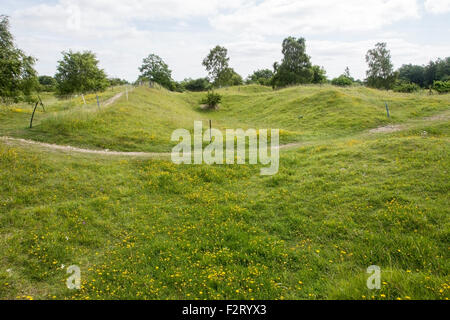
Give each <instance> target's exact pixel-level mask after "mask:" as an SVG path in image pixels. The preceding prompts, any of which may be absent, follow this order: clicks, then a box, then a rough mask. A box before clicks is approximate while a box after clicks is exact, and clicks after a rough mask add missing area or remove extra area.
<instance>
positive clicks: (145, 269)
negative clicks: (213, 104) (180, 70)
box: [0, 86, 450, 299]
mask: <svg viewBox="0 0 450 320" xmlns="http://www.w3.org/2000/svg"><path fill="white" fill-rule="evenodd" d="M222 92H223V94H224V102H223V105H222V108H221V110H220V111H218V112H214V113H211V112H204V111H200V110H199V109H198V99H199V97H200V96H201V95H200V94H192V93H190V94H173V93H169V92H165V91H156V90H152V89H148V88H140V89H137V90H135V91H134V92H133V94H132V95H130V99H131V100H130V102H129V104H127V102H126V100H125V99H123V98H122V99H121V100H119V101H118V103H117V104H115V105H113V106H111V107H109V108H107V109H105V110H103V111H101V112H90V111H89V112H87V111H86V112H85V111H83V112H80V111H57V113H56V114H54V115H49V116H48V118H45V119H43V121H42V122H41V124H40V125H39V126H37V127H36V128H35V129H33V130H31V131H27V132H28V133H27V134H29V135H35V137H34V139H40V140H46V141H48V140H50V141H51V142H59V141H64V142H67V143H70V144H74V145H75V144H80V145H88V146H95V147H110V148H111V149H130V150H142V149H143V150H148V149H150V150H167V149H165V148H167V147H168V146H169V144H168V143H169V142H168V140H167V136H169V137H170V133H171V130H172V129H173V128H178V127H184V126H186V127H187V128H190V127H191V126H192V123H193V121H194V120H198V119H199V117H204V118H203V119H208V118H213V121H214V123H217V124H218V126H220V127H221V128H225V127H228V126H230V127H233V128H234V127H235V126H239V127H244V128H245V127H246V126H255V127H256V128H260V127H261V126H262V127H265V126H266V124H267V127H276V126H278V125H280V126H282V128H284V129H285V130H286V131H289V132H293V133H295V134H298V133H300V135H299V136H298V137H299V138H301V137H303V136H308V137H310V138H311V140H310V143H308V144H307V145H304V146H303V147H299V148H297V149H294V150H287V151H286V150H285V151H283V152H282V153H281V159H280V172H279V173H278V174H277V175H275V176H271V177H263V176H260V175H259V167H258V166H247V165H235V166H206V165H200V166H176V165H174V164H172V163H171V162H169V161H159V160H139V159H133V158H123V157H122V158H121V157H99V156H94V155H82V154H71V155H70V156H69V155H67V154H65V153H60V152H48V151H46V152H44V151H43V150H41V149H39V148H38V147H36V146H27V147H21V146H14V145H7V144H4V143H3V142H0V257H1V259H0V298H19V299H27V298H29V299H31V298H34V299H54V298H58V299H59V298H63V299H64V298H67V299H69V298H75V299H96V298H100V299H118V298H121V299H167V298H174V299H335V298H337V299H349V298H352V299H447V298H448V297H449V291H448V289H449V280H450V279H449V270H450V262H449V261H450V259H449V254H448V246H449V231H450V220H449V213H450V212H449V209H448V202H449V196H448V190H449V188H450V184H449V179H448V172H449V169H450V168H449V164H450V148H449V146H450V144H449V142H450V141H449V134H450V125H449V123H448V120H446V119H445V118H436V119H434V120H423V117H425V116H429V115H432V114H434V113H441V112H442V111H443V110H448V103H447V101H448V99H449V97H448V95H447V96H436V97H428V96H423V95H398V94H392V93H386V92H379V91H375V90H370V89H365V88H351V89H333V88H329V87H324V88H322V89H320V88H318V87H300V88H289V89H284V90H281V91H278V92H275V93H274V92H271V91H268V90H266V89H265V88H261V87H254V86H250V87H244V88H241V89H238V88H232V89H228V90H225V89H224V90H222ZM278 95H279V96H282V97H283V99H279V98H278ZM149 97H152V99H151V101H150V100H149ZM269 98H271V99H269ZM268 99H269V100H268ZM300 100H301V101H300ZM328 100H329V101H331V100H335V101H336V104H337V105H338V106H339V107H336V106H335V105H332V104H331V102H329V103H330V104H329V105H328V104H327V102H326V101H328ZM383 100H388V102H389V103H390V105H391V110H392V114H393V119H392V122H394V123H402V124H404V125H405V128H406V130H403V131H400V132H396V133H393V134H368V133H367V131H366V129H367V128H371V127H376V126H377V125H379V124H385V123H387V120H386V119H385V118H384V117H383V112H384V105H381V106H380V102H381V101H383ZM255 101H256V102H255ZM258 101H259V102H258ZM264 101H269V102H266V103H267V105H263V106H262V107H260V105H261V104H263V103H264ZM314 101H320V105H317V104H315V103H313V102H314ZM168 102H170V103H168ZM298 102H301V103H300V105H301V106H302V107H298V108H299V109H295V108H297V103H298ZM350 103H351V104H352V105H351V106H350V107H348V104H350ZM322 104H323V105H322ZM277 106H279V108H280V109H281V110H283V112H278V113H277V112H276V107H277ZM327 106H328V107H327ZM258 108H259V109H258ZM346 108H347V109H348V110H342V113H339V110H340V109H346ZM94 109H95V108H94ZM360 109H363V110H364V112H362V111H361V112H358V110H360ZM267 110H272V111H273V114H271V113H269V112H268V111H267ZM327 110H328V111H329V113H330V114H332V116H330V115H328V112H327ZM355 110H356V111H355ZM266 111H267V112H268V113H267V114H263V113H264V112H266ZM68 112H74V113H75V116H76V117H79V118H77V120H78V121H79V122H78V123H77V122H73V121H72V120H73V119H74V117H70V116H68V115H67V114H69V113H68ZM5 113H6V114H7V116H8V117H6V116H5V117H6V118H8V119H10V118H14V117H16V116H17V115H16V113H15V112H13V111H10V110H9V111H5ZM298 113H301V114H302V115H304V118H302V119H298V116H297V117H296V118H294V115H297V114H298ZM378 113H380V114H381V115H380V116H379V118H377V117H378ZM81 114H83V116H81ZM342 114H345V117H348V118H349V119H348V123H347V122H344V121H343V120H339V119H340V117H341V116H342ZM368 114H371V115H372V116H371V117H367V115H368ZM342 117H344V116H342ZM333 118H335V119H336V121H335V122H334V121H333ZM3 119H4V118H3ZM342 119H343V118H342ZM419 119H422V120H419ZM299 120H301V121H304V120H305V121H304V122H298V121H299ZM11 121H13V120H11ZM14 121H15V120H14ZM241 121H242V122H241ZM269 122H273V124H272V125H271V124H270V123H269ZM305 122H306V123H309V124H308V125H306V124H305ZM150 123H151V124H152V125H151V126H150V125H149V124H150ZM147 125H149V126H148V127H147ZM0 127H2V130H4V131H3V132H8V130H11V128H9V129H8V128H6V129H5V127H6V126H4V125H3V122H1V123H0ZM12 127H13V126H12ZM333 128H334V129H333ZM139 130H143V131H144V132H143V133H139ZM146 130H147V131H146ZM11 132H12V131H11ZM13 132H15V133H16V134H17V135H19V136H20V135H21V134H23V132H25V131H22V132H21V131H20V130H17V131H13ZM158 132H160V133H164V134H159V135H158V134H157V133H158ZM63 133H64V134H63ZM148 134H154V137H153V138H151V136H148ZM295 134H292V135H291V136H289V137H294V138H297V136H295ZM141 136H142V137H143V138H142V140H134V138H133V137H136V138H138V137H141ZM51 139H54V140H51ZM61 139H64V140H61ZM285 139H286V136H285ZM103 141H106V142H103ZM149 142H151V145H150V147H149V146H148V145H147V143H149ZM113 147H114V148H113ZM373 264H375V265H378V266H380V267H381V270H382V289H381V290H379V291H370V290H368V289H367V287H366V279H367V277H368V275H367V274H366V269H367V267H368V266H370V265H373ZM69 265H78V266H80V268H81V272H82V289H81V290H80V291H75V292H74V291H70V290H68V289H67V288H66V286H65V281H66V279H67V277H68V275H67V274H66V268H67V266H69Z"/></svg>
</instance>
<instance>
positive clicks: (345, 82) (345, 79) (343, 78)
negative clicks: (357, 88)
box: [331, 75, 353, 87]
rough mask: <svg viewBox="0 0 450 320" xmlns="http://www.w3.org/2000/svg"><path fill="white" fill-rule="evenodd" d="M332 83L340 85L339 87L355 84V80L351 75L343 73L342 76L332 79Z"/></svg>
mask: <svg viewBox="0 0 450 320" xmlns="http://www.w3.org/2000/svg"><path fill="white" fill-rule="evenodd" d="M331 84H332V85H334V86H339V87H348V86H351V85H352V84H353V81H352V79H350V78H349V77H347V76H345V75H342V76H339V77H338V78H334V79H333V80H332V81H331Z"/></svg>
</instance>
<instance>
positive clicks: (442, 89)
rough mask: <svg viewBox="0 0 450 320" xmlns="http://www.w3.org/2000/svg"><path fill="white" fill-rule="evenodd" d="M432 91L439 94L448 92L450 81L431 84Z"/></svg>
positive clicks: (449, 90)
mask: <svg viewBox="0 0 450 320" xmlns="http://www.w3.org/2000/svg"><path fill="white" fill-rule="evenodd" d="M433 89H434V90H436V91H437V92H439V93H441V94H442V93H448V92H450V81H435V82H434V83H433Z"/></svg>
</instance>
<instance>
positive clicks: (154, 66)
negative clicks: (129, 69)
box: [139, 54, 173, 89]
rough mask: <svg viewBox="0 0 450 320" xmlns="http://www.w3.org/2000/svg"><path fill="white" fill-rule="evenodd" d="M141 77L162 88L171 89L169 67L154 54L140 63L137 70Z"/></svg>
mask: <svg viewBox="0 0 450 320" xmlns="http://www.w3.org/2000/svg"><path fill="white" fill-rule="evenodd" d="M139 71H140V72H141V77H142V78H146V79H148V80H149V81H152V82H156V83H159V84H160V85H161V86H163V87H164V88H167V89H170V88H171V87H172V82H173V80H172V71H171V70H170V69H169V66H168V65H167V64H166V63H165V62H164V61H163V60H162V59H161V58H160V57H159V56H157V55H156V54H150V55H149V56H148V57H147V58H145V59H144V60H143V61H142V66H141V67H140V68H139Z"/></svg>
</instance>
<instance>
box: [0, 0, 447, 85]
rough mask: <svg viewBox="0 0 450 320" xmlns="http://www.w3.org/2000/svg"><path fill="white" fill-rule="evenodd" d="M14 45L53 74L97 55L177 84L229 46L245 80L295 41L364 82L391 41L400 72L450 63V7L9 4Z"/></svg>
mask: <svg viewBox="0 0 450 320" xmlns="http://www.w3.org/2000/svg"><path fill="white" fill-rule="evenodd" d="M0 14H6V15H8V16H10V22H11V31H12V32H13V34H14V36H15V39H16V44H17V46H18V47H19V48H21V49H22V50H24V51H25V52H26V53H27V54H29V55H32V56H34V57H35V58H37V59H38V61H37V63H36V69H37V71H38V72H39V74H40V75H54V74H55V71H56V67H57V61H58V60H60V59H61V57H62V55H61V52H62V51H67V50H69V49H71V50H74V51H84V50H91V51H93V52H94V53H96V55H97V57H98V59H99V60H100V66H101V67H102V68H104V69H105V71H106V73H107V74H108V75H109V76H111V77H120V78H124V79H127V80H129V81H134V80H136V79H137V77H138V75H139V70H138V68H139V66H140V65H141V64H142V59H143V58H144V57H146V56H148V55H149V54H151V53H155V54H157V55H159V56H160V57H161V58H162V59H163V60H164V61H165V62H166V63H167V64H168V65H169V68H170V69H171V70H172V76H173V78H174V79H175V80H177V81H181V80H183V79H185V78H198V77H204V76H206V75H207V73H206V71H205V70H204V67H203V66H202V64H201V63H202V60H203V58H204V57H205V56H206V55H207V54H208V52H209V50H210V49H211V48H213V47H215V46H216V45H221V46H225V47H226V48H227V49H228V53H229V57H230V66H231V67H233V68H234V69H235V70H236V71H237V72H238V73H239V74H241V75H242V76H243V77H244V78H245V77H246V76H247V75H249V74H251V73H252V72H253V71H255V70H258V69H265V68H269V69H272V66H273V63H274V62H275V61H280V60H281V58H282V54H281V43H282V41H283V39H284V38H286V37H288V36H293V37H297V38H298V37H303V38H305V39H306V45H307V53H308V55H310V56H311V61H312V63H313V64H316V65H320V66H323V67H324V68H325V70H326V71H327V76H328V77H329V78H333V77H336V76H339V75H340V74H342V73H343V72H344V69H345V67H347V66H348V67H349V68H350V73H351V75H352V76H353V77H355V78H359V79H364V78H365V71H366V69H367V65H366V62H365V54H366V52H367V50H369V49H371V48H373V47H374V46H375V44H376V43H377V42H387V44H388V48H389V49H390V50H391V56H392V61H393V63H394V66H395V68H399V67H400V66H401V65H402V64H408V63H412V64H420V65H421V64H426V63H428V62H429V61H430V60H435V59H437V58H439V57H440V58H444V57H447V56H450V0H364V1H361V0H296V1H295V0H78V1H76V0H34V1H32V0H1V3H0Z"/></svg>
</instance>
